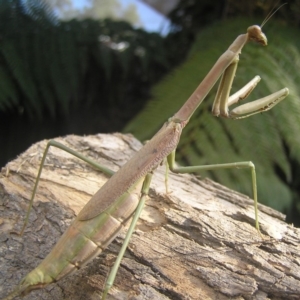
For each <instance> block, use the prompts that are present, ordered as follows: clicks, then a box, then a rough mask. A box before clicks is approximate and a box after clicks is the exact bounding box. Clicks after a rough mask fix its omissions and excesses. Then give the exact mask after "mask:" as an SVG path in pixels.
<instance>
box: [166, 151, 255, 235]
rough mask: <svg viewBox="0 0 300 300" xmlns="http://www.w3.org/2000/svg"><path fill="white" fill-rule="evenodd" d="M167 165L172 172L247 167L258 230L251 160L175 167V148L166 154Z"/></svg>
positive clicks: (253, 171)
mask: <svg viewBox="0 0 300 300" xmlns="http://www.w3.org/2000/svg"><path fill="white" fill-rule="evenodd" d="M168 165H169V168H170V170H171V171H172V172H174V173H193V172H199V171H205V170H215V169H228V168H236V169H242V168H247V169H250V171H251V177H252V191H253V199H254V211H255V227H256V229H257V230H258V232H260V231H259V223H258V208H257V185H256V173H255V166H254V164H253V163H252V162H251V161H245V162H237V163H228V164H215V165H206V166H192V167H176V166H175V165H176V164H175V150H174V151H173V152H172V153H171V154H170V155H169V156H168Z"/></svg>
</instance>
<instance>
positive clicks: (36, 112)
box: [0, 0, 168, 119]
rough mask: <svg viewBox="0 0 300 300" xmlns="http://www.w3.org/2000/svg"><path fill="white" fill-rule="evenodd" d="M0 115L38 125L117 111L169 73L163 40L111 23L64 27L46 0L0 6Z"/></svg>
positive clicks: (6, 1)
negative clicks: (94, 107) (87, 111)
mask: <svg viewBox="0 0 300 300" xmlns="http://www.w3.org/2000/svg"><path fill="white" fill-rule="evenodd" d="M0 1H1V3H0V24H1V26H0V36H1V39H0V112H1V111H2V112H14V111H19V112H22V113H23V114H25V115H27V116H29V117H30V118H31V119H34V118H35V117H38V118H39V119H42V118H43V115H44V114H45V113H46V114H48V115H51V116H52V117H53V118H54V117H55V116H57V115H58V114H61V115H68V114H69V113H70V110H71V109H74V107H80V105H81V106H83V105H84V106H85V107H86V108H88V107H89V105H91V104H92V103H94V104H95V103H99V99H101V100H100V101H101V105H103V106H105V108H107V107H113V106H115V105H118V104H119V103H124V102H126V97H131V96H132V95H130V88H132V85H133V84H136V85H139V86H141V88H143V87H144V86H147V85H149V84H150V83H151V82H155V81H157V79H158V78H159V76H160V74H161V73H162V71H163V70H165V69H166V68H167V67H168V63H167V59H166V54H165V51H164V46H163V39H162V38H161V37H160V36H159V35H158V34H151V33H147V32H145V31H143V30H138V29H134V28H133V27H132V26H131V25H130V24H129V23H126V22H122V21H119V22H117V21H111V20H102V21H96V20H83V21H78V20H71V21H68V22H59V21H58V20H57V19H56V18H55V17H54V16H53V14H52V12H51V10H50V9H49V8H48V7H47V5H46V4H45V2H43V1H42V0H31V1H21V0H0Z"/></svg>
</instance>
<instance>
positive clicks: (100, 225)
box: [6, 26, 288, 299]
mask: <svg viewBox="0 0 300 300" xmlns="http://www.w3.org/2000/svg"><path fill="white" fill-rule="evenodd" d="M249 40H254V41H256V42H258V43H260V44H262V45H266V44H267V39H266V37H265V35H264V34H263V33H262V31H261V29H260V27H259V26H251V27H249V28H248V30H247V33H246V34H242V35H240V36H238V37H237V38H236V40H235V41H234V42H233V43H232V45H231V46H230V47H229V48H228V50H227V51H226V52H225V53H224V54H223V55H221V57H220V58H219V59H218V61H217V62H216V64H215V65H214V66H213V68H212V69H211V71H210V72H209V73H208V74H207V76H206V77H205V78H204V79H203V81H202V82H201V83H200V85H199V86H198V88H197V89H196V90H195V92H194V93H193V94H192V95H191V97H190V98H189V99H188V100H187V102H186V103H185V104H184V105H183V106H182V108H181V109H180V110H179V111H178V112H177V113H176V114H175V115H174V116H173V117H171V118H170V119H169V120H168V121H167V122H166V123H165V124H164V125H163V127H162V128H161V129H160V130H159V131H158V132H157V134H156V135H154V137H153V138H152V139H151V140H150V141H149V142H148V143H146V145H145V146H144V147H143V148H142V149H141V150H140V151H139V152H138V153H137V154H136V155H135V156H134V157H133V158H132V159H130V160H129V161H128V162H127V163H126V164H125V165H124V166H123V167H122V168H121V169H120V170H119V171H118V172H117V173H115V174H114V175H113V176H112V177H111V179H110V180H108V181H107V182H106V183H105V184H104V186H103V187H102V188H101V189H100V190H99V191H98V192H97V193H96V194H95V195H94V196H93V197H92V199H91V200H90V201H89V202H88V203H87V204H86V205H85V207H84V208H83V209H82V210H81V212H80V213H79V215H78V216H77V218H76V219H75V221H74V223H73V224H72V225H71V226H70V228H69V229H68V230H67V231H66V232H65V234H64V235H63V236H62V238H61V239H60V241H59V242H58V243H57V245H56V246H55V248H54V249H53V251H52V252H51V253H50V254H49V255H48V256H47V257H46V258H45V260H44V261H43V262H42V263H41V264H40V265H39V266H38V267H37V268H36V269H35V270H33V271H32V272H31V273H29V274H28V275H27V276H26V277H25V278H24V279H23V280H22V281H21V283H20V285H19V286H18V288H17V289H16V291H15V292H13V293H12V294H11V295H9V296H8V297H7V298H6V299H12V298H13V297H14V296H16V295H18V294H20V293H22V294H25V293H28V292H30V291H31V290H33V289H36V288H40V287H42V286H44V285H47V284H49V283H51V282H52V281H54V280H58V279H60V278H62V277H64V276H66V275H67V274H69V273H71V272H73V271H75V270H76V269H78V268H81V267H82V266H84V265H85V264H86V263H88V262H89V261H90V260H91V259H92V258H94V257H95V256H96V255H98V254H99V253H100V252H102V250H103V249H104V248H106V246H107V245H108V244H109V243H110V242H111V241H112V240H113V239H114V237H115V236H116V235H117V233H118V232H119V231H120V229H121V228H122V227H123V225H124V223H125V222H126V221H127V220H128V219H129V218H130V216H131V215H132V214H133V213H135V214H134V218H133V221H132V223H131V226H130V228H129V230H128V233H127V236H126V239H125V242H124V244H123V246H122V248H121V251H120V254H119V256H118V258H117V260H116V262H115V265H114V267H113V269H112V271H111V273H110V275H109V277H108V280H107V284H106V287H105V289H104V293H103V298H102V299H105V297H106V295H107V293H108V291H109V289H110V287H111V286H112V285H113V282H114V278H115V276H116V272H117V269H118V267H119V264H120V262H121V259H122V257H123V254H124V252H125V249H126V247H127V245H128V242H129V239H130V237H131V235H132V233H133V230H134V227H135V224H136V222H137V220H138V218H139V215H140V213H141V211H142V208H143V205H144V202H145V198H146V196H147V194H148V190H149V186H150V182H151V173H152V171H154V170H155V169H156V168H157V166H158V165H159V164H160V163H161V162H162V161H163V160H164V158H165V157H168V162H169V165H170V169H171V170H173V171H174V172H194V171H199V170H201V169H203V167H201V166H196V167H187V168H176V167H175V164H174V157H175V149H176V146H177V144H178V142H179V139H180V135H181V132H182V130H183V128H184V127H185V125H186V124H187V123H188V121H189V119H190V118H191V116H192V114H193V113H194V111H195V110H196V109H197V107H198V106H199V105H200V104H201V102H202V101H203V100H204V98H205V96H206V95H207V93H208V92H209V91H210V89H211V88H212V87H213V85H214V84H215V83H216V81H217V80H218V79H219V77H220V76H221V75H222V79H221V82H220V85H219V89H218V93H217V96H216V100H215V102H214V106H213V114H214V115H216V116H223V117H227V118H232V119H239V118H245V117H248V116H251V115H253V114H256V113H259V112H263V111H267V110H269V109H270V108H272V107H273V106H275V105H276V104H277V103H279V102H280V101H281V100H283V99H284V98H285V97H286V96H287V95H288V89H287V88H284V89H282V90H280V91H279V92H275V93H274V94H272V95H270V96H268V97H267V98H264V99H260V100H257V101H254V102H252V103H250V104H245V105H243V106H240V107H239V108H237V109H234V110H233V111H232V112H229V110H228V108H229V106H230V105H232V104H233V103H236V102H238V101H239V100H241V99H243V98H245V97H246V96H247V95H248V94H249V93H250V92H251V90H252V89H253V88H254V86H255V85H256V84H257V82H258V81H259V77H256V78H254V79H253V81H252V82H250V83H249V84H248V85H246V86H245V87H244V89H243V90H242V91H241V92H238V93H237V94H235V95H234V96H232V97H231V98H229V97H228V96H229V91H230V88H231V84H232V81H233V77H234V74H235V70H236V67H237V62H238V56H239V53H240V52H241V49H242V48H243V46H244V45H245V44H246V43H247V42H248V41H249ZM52 144H53V145H55V146H57V147H59V148H62V149H63V148H64V147H63V146H62V145H58V144H57V143H55V142H52ZM47 149H48V148H47ZM46 152H47V151H46ZM46 152H45V155H46ZM44 159H45V156H44ZM44 159H43V162H44ZM216 167H218V168H219V167H223V168H224V167H225V168H227V167H247V168H250V169H251V174H252V183H253V194H254V195H253V197H254V201H255V219H256V228H257V230H259V223H258V216H257V193H256V178H255V169H254V165H253V164H252V163H251V162H250V163H249V162H246V163H244V162H242V163H234V164H226V165H212V166H209V168H216ZM206 168H207V167H206ZM103 171H104V170H103ZM40 174H41V171H40V172H39V175H38V178H37V182H38V180H39V177H40ZM144 178H145V181H144V183H143V187H142V190H141V199H140V200H138V199H137V198H136V197H135V194H136V190H140V188H139V185H140V184H141V183H142V180H143V179H144ZM37 182H36V185H35V188H34V193H33V197H34V194H35V191H36V187H37ZM33 197H32V200H31V203H32V201H33ZM128 207H130V209H127V208H128ZM123 210H124V211H126V213H123ZM66 245H67V246H66Z"/></svg>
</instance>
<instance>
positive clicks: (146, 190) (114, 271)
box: [102, 173, 152, 300]
mask: <svg viewBox="0 0 300 300" xmlns="http://www.w3.org/2000/svg"><path fill="white" fill-rule="evenodd" d="M151 179H152V173H149V174H147V175H146V177H145V179H144V182H143V186H142V190H141V199H140V201H139V204H138V206H137V208H136V210H135V212H134V216H133V218H132V221H131V223H130V226H129V228H128V231H127V233H126V237H125V239H124V242H123V244H122V247H121V249H120V251H119V254H118V257H117V259H116V261H115V263H114V265H113V267H112V269H111V270H110V273H109V275H108V278H107V280H106V284H105V288H104V291H103V295H102V300H105V299H106V296H107V294H108V292H109V290H110V288H111V287H112V286H113V284H114V280H115V278H116V275H117V272H118V269H119V266H120V263H121V260H122V258H123V256H124V254H125V251H126V249H127V246H128V244H129V241H130V238H131V236H132V233H133V231H134V228H135V226H136V223H137V221H138V219H139V217H140V215H141V212H142V210H143V208H144V205H145V201H146V197H147V196H148V193H149V187H150V183H151Z"/></svg>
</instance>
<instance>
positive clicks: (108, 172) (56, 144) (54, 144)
mask: <svg viewBox="0 0 300 300" xmlns="http://www.w3.org/2000/svg"><path fill="white" fill-rule="evenodd" d="M51 146H52V147H56V148H59V149H61V150H63V151H66V152H68V153H70V154H72V155H74V156H75V157H77V158H79V159H81V160H83V161H85V162H86V163H88V164H89V165H91V166H92V167H94V168H95V169H97V170H100V171H101V172H103V173H105V174H106V175H109V176H112V175H113V174H114V172H113V171H112V170H110V169H108V168H106V167H104V166H101V165H100V164H98V163H97V162H96V161H94V160H92V159H90V158H88V157H86V156H84V155H82V154H80V153H79V152H76V151H74V150H72V149H70V148H69V147H67V146H65V145H63V144H61V143H59V142H57V141H55V140H50V141H49V142H48V143H47V146H46V148H45V150H44V153H43V157H42V160H41V164H40V167H39V171H38V175H37V177H36V180H35V184H34V188H33V191H32V194H31V198H30V202H29V207H28V210H27V213H26V217H25V221H24V225H23V227H22V229H21V231H20V233H19V235H22V234H23V232H24V230H25V228H26V225H27V223H28V220H29V215H30V211H31V208H32V204H33V200H34V197H35V194H36V191H37V187H38V184H39V181H40V178H41V174H42V169H43V166H44V164H45V160H46V157H47V154H48V151H49V149H50V147H51Z"/></svg>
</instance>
